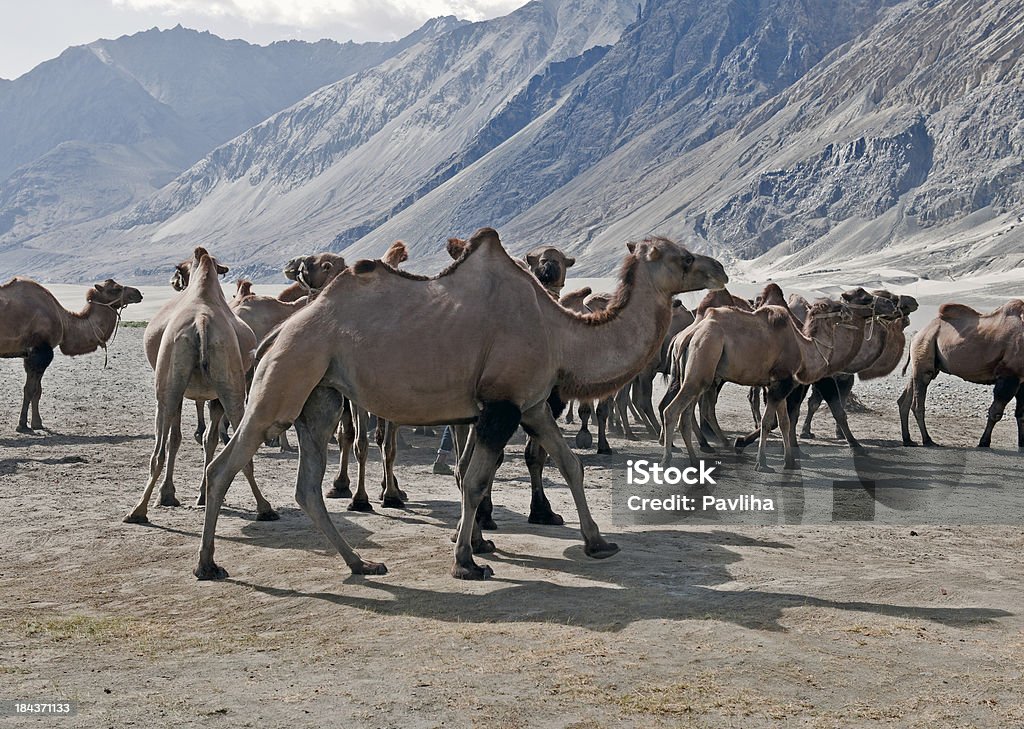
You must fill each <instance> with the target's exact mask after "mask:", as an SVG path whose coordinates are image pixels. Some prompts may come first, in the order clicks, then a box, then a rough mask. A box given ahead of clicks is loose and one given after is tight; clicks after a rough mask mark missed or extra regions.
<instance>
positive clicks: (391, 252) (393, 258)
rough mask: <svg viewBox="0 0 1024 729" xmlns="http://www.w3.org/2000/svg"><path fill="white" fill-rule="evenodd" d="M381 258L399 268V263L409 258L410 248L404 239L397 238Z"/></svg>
mask: <svg viewBox="0 0 1024 729" xmlns="http://www.w3.org/2000/svg"><path fill="white" fill-rule="evenodd" d="M381 260H382V261H384V263H386V264H388V265H389V266H391V267H392V268H398V266H399V264H401V263H404V262H405V261H408V260H409V248H408V247H407V246H406V245H405V243H403V242H402V241H400V240H396V241H395V242H394V243H392V244H391V247H390V248H388V249H387V251H385V252H384V256H383V257H382V258H381Z"/></svg>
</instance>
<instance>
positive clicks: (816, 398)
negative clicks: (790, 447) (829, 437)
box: [800, 387, 825, 440]
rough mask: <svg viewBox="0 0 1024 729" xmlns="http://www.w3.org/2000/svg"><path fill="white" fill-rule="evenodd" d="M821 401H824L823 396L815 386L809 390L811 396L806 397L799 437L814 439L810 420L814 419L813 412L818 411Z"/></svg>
mask: <svg viewBox="0 0 1024 729" xmlns="http://www.w3.org/2000/svg"><path fill="white" fill-rule="evenodd" d="M823 402H825V398H824V397H823V396H822V394H821V391H820V390H819V389H818V388H817V387H815V388H814V390H813V391H812V392H811V396H810V397H809V398H807V415H806V416H805V417H804V427H803V428H802V429H801V430H800V437H801V438H807V439H808V440H813V439H814V433H813V432H812V431H811V421H813V420H814V414H815V413H816V412H818V408H820V407H821V404H822V403H823Z"/></svg>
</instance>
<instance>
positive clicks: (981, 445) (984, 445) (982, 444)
mask: <svg viewBox="0 0 1024 729" xmlns="http://www.w3.org/2000/svg"><path fill="white" fill-rule="evenodd" d="M991 447H992V441H990V440H985V439H984V438H982V439H981V440H980V441H978V448H991Z"/></svg>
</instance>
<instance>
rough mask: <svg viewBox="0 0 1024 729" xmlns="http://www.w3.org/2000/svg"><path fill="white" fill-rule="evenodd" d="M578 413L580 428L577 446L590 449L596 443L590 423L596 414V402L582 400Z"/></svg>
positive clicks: (577, 434)
mask: <svg viewBox="0 0 1024 729" xmlns="http://www.w3.org/2000/svg"><path fill="white" fill-rule="evenodd" d="M576 412H577V414H578V415H579V416H580V429H579V432H578V433H576V447H577V448H585V449H590V448H592V447H593V445H594V436H593V435H591V433H590V428H589V427H588V423H589V422H590V418H591V416H592V415H593V414H594V404H593V401H591V400H580V401H579V407H578V408H577V411H576Z"/></svg>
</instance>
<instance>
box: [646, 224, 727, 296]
mask: <svg viewBox="0 0 1024 729" xmlns="http://www.w3.org/2000/svg"><path fill="white" fill-rule="evenodd" d="M626 247H627V248H628V249H629V252H630V253H632V254H633V257H634V258H635V259H636V261H637V262H638V263H639V264H640V265H641V266H642V267H643V268H645V269H646V270H647V271H648V272H649V274H650V276H651V280H652V282H653V283H654V285H655V287H657V288H658V289H660V290H661V291H662V292H663V293H665V294H666V295H668V296H670V297H671V296H674V295H676V294H681V293H683V292H685V291H698V290H700V289H721V288H724V287H725V285H726V284H727V283H729V275H728V274H727V273H726V272H725V267H724V266H723V265H722V264H721V263H719V262H718V261H716V260H715V259H714V258H710V257H708V256H701V255H698V254H696V253H691V252H690V251H688V250H687V249H685V248H683V247H682V246H681V245H679V244H678V243H674V242H672V241H670V240H669V239H668V238H649V239H647V240H645V241H642V242H640V243H627V244H626Z"/></svg>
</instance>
